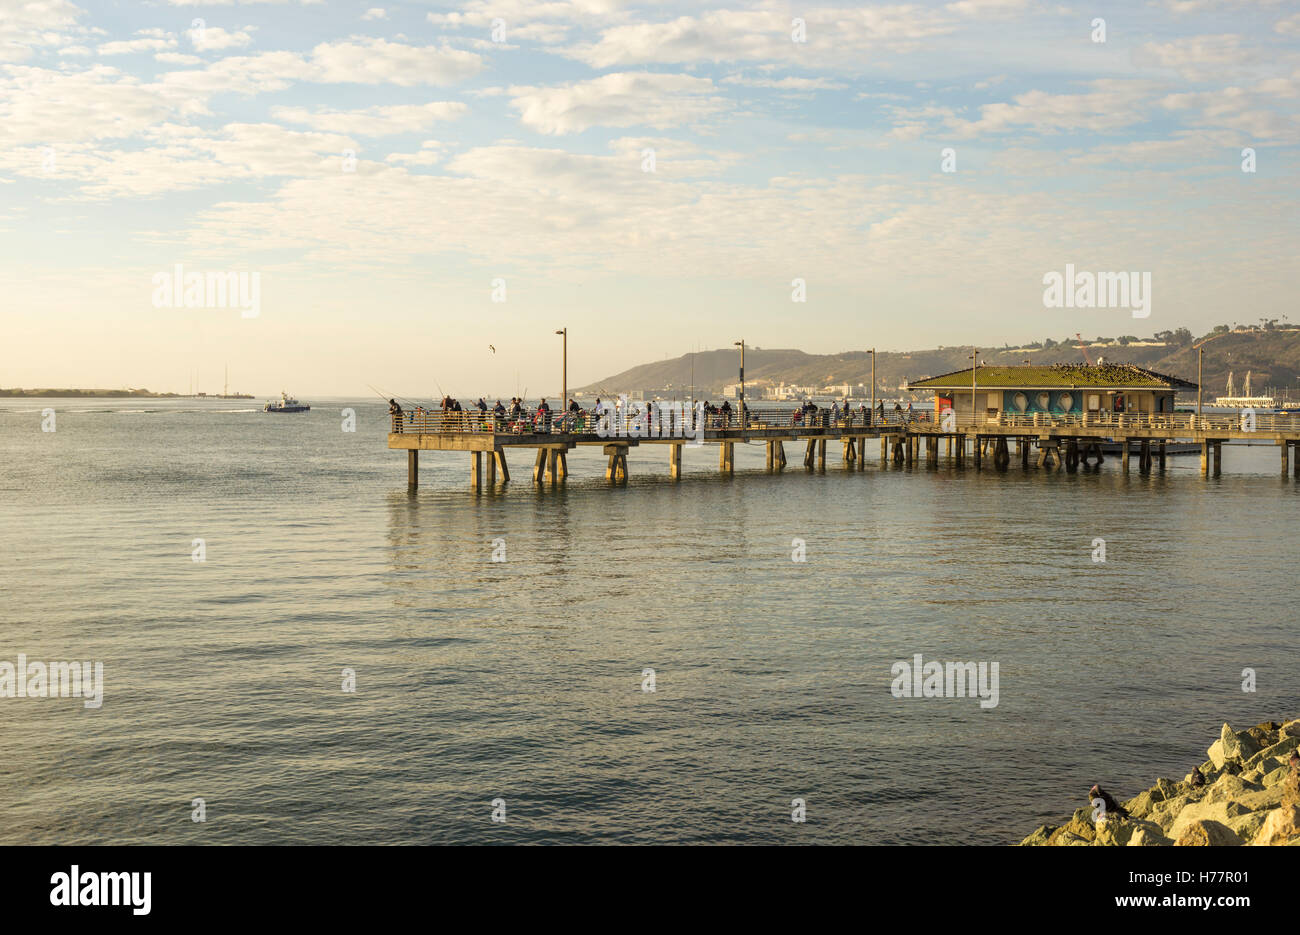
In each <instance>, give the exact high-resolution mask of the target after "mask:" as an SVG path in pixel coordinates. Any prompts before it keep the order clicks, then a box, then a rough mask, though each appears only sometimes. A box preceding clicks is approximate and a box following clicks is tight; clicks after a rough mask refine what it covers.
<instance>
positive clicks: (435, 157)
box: [384, 140, 444, 166]
mask: <svg viewBox="0 0 1300 935" xmlns="http://www.w3.org/2000/svg"><path fill="white" fill-rule="evenodd" d="M443 148H444V147H443V145H442V144H441V143H439V142H438V141H437V140H425V141H424V142H423V143H421V144H420V149H419V151H418V152H414V153H389V154H388V155H387V156H385V157H384V161H385V162H389V163H392V164H393V165H402V166H432V165H436V164H437V163H438V162H440V161H441V160H442V153H443Z"/></svg>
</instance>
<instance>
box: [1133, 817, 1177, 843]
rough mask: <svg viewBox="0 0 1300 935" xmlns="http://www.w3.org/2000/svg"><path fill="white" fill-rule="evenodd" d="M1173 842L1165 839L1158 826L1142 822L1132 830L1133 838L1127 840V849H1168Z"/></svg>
mask: <svg viewBox="0 0 1300 935" xmlns="http://www.w3.org/2000/svg"><path fill="white" fill-rule="evenodd" d="M1173 843H1174V842H1173V841H1172V840H1170V839H1169V838H1167V837H1165V836H1164V834H1163V833H1162V832H1161V828H1160V826H1159V825H1157V824H1154V823H1152V822H1143V823H1142V824H1141V825H1139V826H1138V827H1137V828H1134V829H1133V836H1132V837H1130V838H1129V839H1128V846H1129V847H1169V846H1170V845H1171V844H1173Z"/></svg>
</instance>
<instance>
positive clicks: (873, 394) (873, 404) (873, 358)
mask: <svg viewBox="0 0 1300 935" xmlns="http://www.w3.org/2000/svg"><path fill="white" fill-rule="evenodd" d="M875 417H876V349H875V348H874V347H873V348H872V349H871V414H870V415H868V416H867V421H868V422H869V421H870V420H872V419H874V418H875Z"/></svg>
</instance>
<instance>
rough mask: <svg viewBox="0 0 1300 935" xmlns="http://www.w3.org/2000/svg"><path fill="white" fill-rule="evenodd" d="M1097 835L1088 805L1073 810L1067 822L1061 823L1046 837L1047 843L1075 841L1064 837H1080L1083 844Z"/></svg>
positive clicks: (1055, 843)
mask: <svg viewBox="0 0 1300 935" xmlns="http://www.w3.org/2000/svg"><path fill="white" fill-rule="evenodd" d="M1096 837H1097V829H1096V827H1095V826H1094V825H1093V821H1092V809H1091V808H1089V807H1086V806H1085V807H1084V808H1080V809H1078V810H1077V811H1075V813H1074V815H1073V816H1072V817H1071V818H1070V821H1069V822H1068V823H1067V824H1064V825H1062V826H1061V827H1059V828H1057V829H1056V830H1055V831H1053V832H1052V834H1051V836H1050V837H1048V839H1047V843H1048V844H1052V845H1058V844H1072V843H1077V842H1073V841H1068V840H1066V838H1081V839H1082V840H1083V843H1084V844H1091V843H1092V842H1093V839H1094V838H1096Z"/></svg>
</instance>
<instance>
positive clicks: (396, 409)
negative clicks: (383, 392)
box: [388, 399, 402, 434]
mask: <svg viewBox="0 0 1300 935" xmlns="http://www.w3.org/2000/svg"><path fill="white" fill-rule="evenodd" d="M388 415H389V418H391V419H392V422H393V431H394V432H397V433H399V434H400V433H401V431H402V407H401V406H399V405H398V404H397V400H395V399H390V400H389V401H388Z"/></svg>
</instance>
